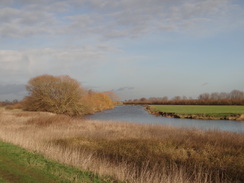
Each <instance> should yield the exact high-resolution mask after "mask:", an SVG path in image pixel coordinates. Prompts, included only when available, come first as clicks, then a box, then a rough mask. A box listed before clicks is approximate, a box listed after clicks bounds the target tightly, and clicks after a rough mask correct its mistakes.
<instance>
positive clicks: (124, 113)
mask: <svg viewBox="0 0 244 183" xmlns="http://www.w3.org/2000/svg"><path fill="white" fill-rule="evenodd" d="M87 118H88V119H92V120H106V121H108V120H109V121H110V120H111V121H124V122H133V123H144V124H163V125H170V126H176V127H187V128H198V129H204V130H208V129H211V130H213V129H215V130H221V131H231V132H238V133H244V122H240V121H230V120H195V119H178V118H166V117H161V116H155V115H151V114H149V113H148V112H147V111H145V110H144V107H142V106H128V105H122V106H117V107H115V108H114V109H111V110H106V111H103V112H100V113H96V114H93V115H89V116H87Z"/></svg>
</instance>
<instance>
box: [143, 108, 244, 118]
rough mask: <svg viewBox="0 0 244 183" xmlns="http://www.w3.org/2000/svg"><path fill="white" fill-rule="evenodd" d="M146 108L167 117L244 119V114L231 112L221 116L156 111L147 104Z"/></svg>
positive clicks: (154, 113)
mask: <svg viewBox="0 0 244 183" xmlns="http://www.w3.org/2000/svg"><path fill="white" fill-rule="evenodd" d="M145 110H147V111H148V112H149V113H150V114H153V115H156V116H162V117H167V118H181V119H201V120H237V121H244V114H231V115H229V116H220V117H218V116H211V115H209V114H176V113H169V112H161V111H155V110H152V109H151V108H150V107H149V106H146V108H145Z"/></svg>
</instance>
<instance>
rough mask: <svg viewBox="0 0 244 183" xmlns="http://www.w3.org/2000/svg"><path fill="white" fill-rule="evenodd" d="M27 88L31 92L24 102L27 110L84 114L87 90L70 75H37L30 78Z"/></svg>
mask: <svg viewBox="0 0 244 183" xmlns="http://www.w3.org/2000/svg"><path fill="white" fill-rule="evenodd" d="M26 89H27V91H28V92H29V96H27V97H26V98H25V102H24V106H25V109H27V110H31V111H49V112H54V113H57V114H68V115H82V114H84V112H85V108H86V106H84V104H82V97H83V95H84V93H85V90H83V89H82V88H81V85H80V83H79V82H78V81H76V80H75V79H73V78H71V77H69V76H52V75H42V76H37V77H35V78H32V79H30V81H29V82H28V84H27V86H26Z"/></svg>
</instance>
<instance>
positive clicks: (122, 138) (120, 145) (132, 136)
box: [0, 110, 244, 183]
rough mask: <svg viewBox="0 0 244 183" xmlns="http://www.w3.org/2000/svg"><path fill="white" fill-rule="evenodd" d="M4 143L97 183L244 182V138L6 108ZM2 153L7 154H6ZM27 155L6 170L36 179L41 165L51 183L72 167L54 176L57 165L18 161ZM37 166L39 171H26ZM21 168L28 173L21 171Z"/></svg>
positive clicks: (1, 126) (0, 135) (1, 117)
mask: <svg viewBox="0 0 244 183" xmlns="http://www.w3.org/2000/svg"><path fill="white" fill-rule="evenodd" d="M0 139H1V140H2V141H4V142H8V143H13V144H16V145H18V146H21V147H23V148H25V149H28V151H32V152H37V153H38V154H42V155H43V156H44V157H46V158H48V159H52V160H55V161H58V162H60V163H63V164H67V165H70V166H72V167H76V168H75V169H77V170H80V171H81V172H84V170H86V171H88V170H89V171H91V172H94V173H93V174H90V176H88V177H89V178H91V179H90V180H91V181H93V182H96V175H97V174H98V175H99V176H100V179H99V180H98V181H97V182H99V181H100V180H104V181H107V180H108V181H112V180H114V182H116V181H123V182H126V183H130V182H133V183H142V182H143V183H144V182H148V183H232V182H236V183H241V182H244V134H237V133H231V132H219V131H201V130H190V129H181V128H173V127H167V126H162V125H141V124H131V123H119V122H106V121H89V120H84V119H78V118H70V117H67V116H60V115H54V114H51V113H35V112H21V111H19V112H18V111H15V112H11V111H5V110H3V111H1V112H0ZM7 146H8V145H7ZM0 154H6V151H4V152H3V153H2V152H0ZM17 154H25V153H21V152H20V153H17ZM34 155H35V156H38V155H36V154H34ZM21 157H22V155H21V156H15V155H14V154H12V155H4V157H3V158H2V159H5V160H7V161H8V162H10V164H8V163H6V161H3V162H4V163H3V166H5V167H7V168H8V167H10V168H9V169H10V172H11V171H12V174H13V175H14V176H16V175H19V173H24V174H25V172H26V174H27V175H28V174H29V175H32V171H33V172H35V174H36V175H37V177H38V172H39V171H40V169H39V168H37V169H35V166H36V164H40V165H41V167H43V166H44V172H43V176H44V179H49V180H50V182H51V180H52V179H53V177H55V176H57V177H58V178H59V176H60V175H62V174H65V173H68V172H69V169H64V171H63V173H62V172H61V173H60V172H59V169H58V170H56V169H55V168H54V170H55V171H54V173H51V172H52V171H51V169H50V168H51V167H56V165H48V166H46V165H45V163H35V162H36V160H35V158H34V160H30V159H29V158H23V159H24V160H23V161H21V162H18V161H19V160H18V159H22V158H21ZM11 158H12V159H13V160H11ZM15 159H16V161H15ZM37 159H39V158H37ZM0 161H2V160H1V158H0ZM32 162H33V168H34V170H31V169H28V167H29V166H28V167H26V165H28V164H32ZM41 162H42V161H41ZM45 162H46V161H45ZM4 164H5V165H4ZM12 164H13V166H15V164H17V166H16V169H17V170H15V168H13V170H11V166H12ZM18 164H20V165H21V166H22V167H23V169H20V168H18V167H20V166H19V165H18ZM55 164H56V163H55ZM0 165H1V163H0ZM59 166H62V165H59ZM59 166H58V167H59ZM0 167H1V166H0ZM31 167H32V166H30V167H29V168H31ZM0 169H1V168H0ZM2 169H4V170H5V168H2ZM41 170H43V169H42V168H41ZM46 170H48V171H46ZM15 172H16V173H15ZM18 172H19V173H18ZM45 172H46V173H45ZM49 172H50V173H51V174H52V175H50V174H49ZM55 172H57V173H56V174H55ZM33 174H34V173H33ZM68 174H69V173H68ZM27 175H26V176H27ZM34 177H35V176H34ZM34 177H33V178H34ZM101 177H105V178H102V179H101ZM58 178H57V180H59V179H58ZM72 178H73V176H71V179H72ZM64 180H66V179H65V178H64ZM67 180H70V178H67ZM90 180H89V181H90ZM1 181H2V182H4V181H5V182H7V181H8V179H7V178H6V175H5V174H4V173H1V171H0V182H1ZM89 181H84V182H89ZM74 182H75V181H74ZM77 182H78V181H77Z"/></svg>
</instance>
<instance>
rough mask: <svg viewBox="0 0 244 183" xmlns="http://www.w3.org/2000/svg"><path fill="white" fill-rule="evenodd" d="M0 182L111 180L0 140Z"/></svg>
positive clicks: (101, 182)
mask: <svg viewBox="0 0 244 183" xmlns="http://www.w3.org/2000/svg"><path fill="white" fill-rule="evenodd" d="M0 162H1V163H0V182H2V183H4V182H6V183H15V182H18V183H26V182H38V183H60V182H65V183H74V182H86V183H89V182H90V183H92V182H96V183H104V182H107V183H109V182H112V181H108V180H106V179H107V178H105V177H99V176H98V175H96V174H93V173H92V172H88V171H83V172H82V171H80V170H79V169H77V168H74V167H71V166H67V165H63V164H60V163H58V162H56V161H52V160H50V159H46V158H44V157H43V156H42V155H41V154H38V153H31V152H28V151H26V150H25V149H22V148H20V147H18V146H16V145H12V144H9V143H5V142H2V141H0Z"/></svg>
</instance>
